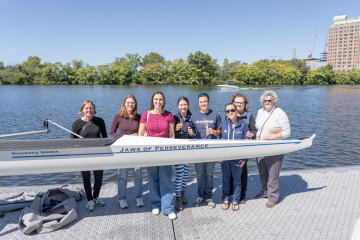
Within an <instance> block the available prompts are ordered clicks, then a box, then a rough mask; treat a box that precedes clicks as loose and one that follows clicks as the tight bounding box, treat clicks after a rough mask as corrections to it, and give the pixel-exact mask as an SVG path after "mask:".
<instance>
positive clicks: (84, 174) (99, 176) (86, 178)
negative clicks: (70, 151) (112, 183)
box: [81, 170, 104, 201]
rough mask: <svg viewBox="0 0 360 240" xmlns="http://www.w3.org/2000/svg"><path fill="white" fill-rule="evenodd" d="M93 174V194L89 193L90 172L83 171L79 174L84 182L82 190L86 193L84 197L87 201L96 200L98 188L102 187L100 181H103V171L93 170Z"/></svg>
mask: <svg viewBox="0 0 360 240" xmlns="http://www.w3.org/2000/svg"><path fill="white" fill-rule="evenodd" d="M93 172H94V178H95V183H94V193H92V192H91V173H90V171H84V172H81V175H82V177H83V181H84V189H85V193H86V197H87V200H88V201H91V200H93V199H94V198H97V197H98V196H99V193H100V188H101V185H102V180H103V173H104V171H103V170H95V171H93Z"/></svg>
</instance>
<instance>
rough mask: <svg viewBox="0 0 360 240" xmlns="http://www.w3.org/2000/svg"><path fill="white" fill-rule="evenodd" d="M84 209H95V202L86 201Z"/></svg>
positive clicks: (91, 210) (90, 210)
mask: <svg viewBox="0 0 360 240" xmlns="http://www.w3.org/2000/svg"><path fill="white" fill-rule="evenodd" d="M86 209H87V210H88V211H89V212H93V211H94V209H95V203H94V201H93V200H90V201H88V203H87V205H86Z"/></svg>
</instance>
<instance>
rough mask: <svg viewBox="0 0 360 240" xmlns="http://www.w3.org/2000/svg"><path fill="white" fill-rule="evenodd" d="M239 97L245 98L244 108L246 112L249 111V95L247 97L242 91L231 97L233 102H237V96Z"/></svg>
mask: <svg viewBox="0 0 360 240" xmlns="http://www.w3.org/2000/svg"><path fill="white" fill-rule="evenodd" d="M237 97H242V98H243V99H244V102H245V108H244V110H245V111H246V112H248V111H249V101H248V99H247V97H246V96H245V95H243V94H241V93H237V94H235V95H234V96H233V97H232V99H231V103H234V102H235V98H237Z"/></svg>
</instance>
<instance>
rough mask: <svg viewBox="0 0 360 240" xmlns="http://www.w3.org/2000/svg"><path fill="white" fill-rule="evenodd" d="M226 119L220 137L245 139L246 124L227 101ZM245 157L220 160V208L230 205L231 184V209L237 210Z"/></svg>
mask: <svg viewBox="0 0 360 240" xmlns="http://www.w3.org/2000/svg"><path fill="white" fill-rule="evenodd" d="M225 112H226V116H227V119H225V120H224V121H222V123H221V136H220V137H221V138H222V139H223V140H225V141H226V140H227V141H231V140H234V139H247V136H246V133H247V132H248V131H249V128H248V125H247V124H246V122H245V121H244V120H242V119H241V118H238V117H237V114H236V106H235V105H234V104H233V103H229V104H228V105H226V106H225ZM245 163H246V159H237V160H228V161H222V162H221V171H222V179H223V187H222V189H223V200H224V203H223V204H222V208H223V209H224V210H228V209H229V207H230V203H229V198H230V186H231V185H233V189H234V193H233V199H232V210H233V211H237V210H239V202H240V193H241V185H242V182H241V174H242V171H243V167H244V165H245Z"/></svg>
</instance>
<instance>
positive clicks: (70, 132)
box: [46, 119, 84, 138]
mask: <svg viewBox="0 0 360 240" xmlns="http://www.w3.org/2000/svg"><path fill="white" fill-rule="evenodd" d="M46 122H50V123H52V124H54V125H55V126H57V127H59V128H61V129H64V130H65V131H67V132H69V133H71V134H74V135H75V136H77V137H78V138H84V137H82V136H80V135H78V134H76V133H74V132H72V131H70V130H67V129H66V128H64V127H62V126H60V125H59V124H57V123H54V122H53V121H51V120H47V119H46Z"/></svg>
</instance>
